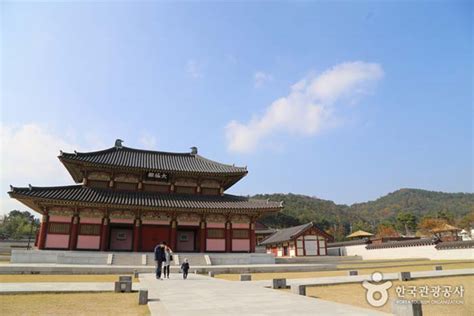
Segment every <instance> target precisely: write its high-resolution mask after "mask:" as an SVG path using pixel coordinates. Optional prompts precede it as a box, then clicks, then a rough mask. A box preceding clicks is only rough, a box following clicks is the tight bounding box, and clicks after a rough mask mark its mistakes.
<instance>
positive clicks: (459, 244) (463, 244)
mask: <svg viewBox="0 0 474 316" xmlns="http://www.w3.org/2000/svg"><path fill="white" fill-rule="evenodd" d="M435 248H436V249H438V250H443V249H457V248H474V240H464V241H461V240H459V241H443V242H440V243H439V244H437V245H436V247H435Z"/></svg>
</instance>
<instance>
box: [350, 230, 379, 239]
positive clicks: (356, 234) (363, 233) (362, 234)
mask: <svg viewBox="0 0 474 316" xmlns="http://www.w3.org/2000/svg"><path fill="white" fill-rule="evenodd" d="M373 235H374V234H371V233H368V232H366V231H363V230H358V231H356V232H353V233H352V234H350V235H349V236H347V237H346V238H357V237H371V236H373Z"/></svg>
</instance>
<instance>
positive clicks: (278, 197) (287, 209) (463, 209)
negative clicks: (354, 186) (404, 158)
mask: <svg viewBox="0 0 474 316" xmlns="http://www.w3.org/2000/svg"><path fill="white" fill-rule="evenodd" d="M254 197H255V198H259V199H270V200H273V201H283V205H284V209H283V211H282V212H281V213H279V214H275V215H270V216H266V217H264V218H262V220H261V222H262V223H264V224H266V225H268V226H271V227H275V228H281V227H289V226H293V225H298V224H302V223H306V222H309V221H313V222H315V223H317V224H318V225H319V226H320V227H321V228H323V229H325V230H326V231H328V232H330V233H332V234H333V235H336V239H341V238H342V237H343V236H344V235H345V234H347V233H348V232H349V231H350V230H351V228H352V230H357V229H365V230H370V231H372V232H374V231H375V229H376V228H377V226H378V225H379V224H381V223H389V224H391V225H394V226H396V224H397V215H398V214H399V213H400V212H407V213H411V214H412V215H414V216H415V218H416V221H419V220H421V219H422V218H423V217H433V218H445V219H447V220H448V221H450V222H453V223H460V222H461V219H462V218H463V217H464V216H466V215H467V214H468V213H472V212H474V194H472V193H444V192H434V191H426V190H420V189H400V190H397V191H395V192H392V193H389V194H387V195H385V196H382V197H380V198H378V199H376V200H374V201H368V202H364V203H356V204H353V205H350V206H349V205H344V204H336V203H334V202H333V201H328V200H322V199H318V198H315V197H310V196H305V195H298V194H292V193H288V194H281V193H277V194H258V195H255V196H254Z"/></svg>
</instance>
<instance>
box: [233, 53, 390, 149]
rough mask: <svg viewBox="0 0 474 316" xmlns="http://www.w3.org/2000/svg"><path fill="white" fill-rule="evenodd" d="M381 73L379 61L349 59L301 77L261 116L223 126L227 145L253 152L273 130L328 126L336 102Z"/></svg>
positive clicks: (304, 131) (311, 131)
mask: <svg viewBox="0 0 474 316" xmlns="http://www.w3.org/2000/svg"><path fill="white" fill-rule="evenodd" d="M382 77H383V70H382V67H381V66H380V65H379V64H375V63H366V62H360V61H358V62H348V63H343V64H339V65H336V66H334V67H333V68H331V69H329V70H327V71H325V72H323V73H321V74H320V75H319V76H310V77H308V78H304V79H302V80H300V81H299V82H297V83H296V84H294V85H293V86H292V87H291V90H290V93H289V94H288V95H287V96H286V97H282V98H279V99H277V100H275V101H274V102H273V103H271V104H270V105H269V106H268V107H267V108H266V110H265V112H264V113H263V115H260V116H254V117H253V118H252V119H251V120H250V121H249V122H247V123H240V122H237V121H235V120H234V121H231V122H230V123H228V125H227V126H226V138H227V141H228V149H229V150H230V151H234V152H244V153H245V152H247V153H248V152H252V151H254V150H255V149H256V148H257V147H258V146H259V144H260V142H261V141H262V140H263V139H264V138H266V137H269V136H270V135H272V134H274V133H276V132H282V131H283V132H287V133H292V134H296V135H303V136H311V135H315V134H317V133H318V132H319V131H321V130H322V129H323V128H326V127H329V126H330V125H331V124H332V122H333V121H334V120H337V118H336V117H334V114H333V113H334V111H335V107H336V102H337V101H340V100H341V99H347V100H349V102H352V101H353V100H354V98H355V97H357V96H358V95H360V94H363V93H366V92H367V91H368V88H369V84H370V83H371V82H375V81H377V80H379V79H381V78H382Z"/></svg>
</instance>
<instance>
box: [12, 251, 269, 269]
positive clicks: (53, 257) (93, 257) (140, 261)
mask: <svg viewBox="0 0 474 316" xmlns="http://www.w3.org/2000/svg"><path fill="white" fill-rule="evenodd" d="M173 256H174V262H173V264H174V265H180V264H181V263H182V262H183V260H184V258H188V260H189V262H190V264H191V265H194V266H206V265H213V266H214V265H242V264H244V265H248V264H274V263H275V258H274V257H273V255H270V254H265V253H174V255H173ZM11 263H53V264H75V265H76V264H79V265H82V264H84V265H112V266H116V265H118V266H154V264H155V262H154V256H153V253H151V252H99V251H69V250H13V251H12V255H11Z"/></svg>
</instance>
